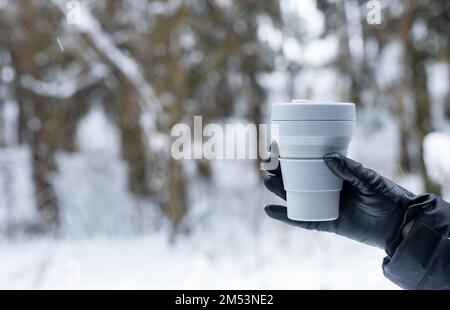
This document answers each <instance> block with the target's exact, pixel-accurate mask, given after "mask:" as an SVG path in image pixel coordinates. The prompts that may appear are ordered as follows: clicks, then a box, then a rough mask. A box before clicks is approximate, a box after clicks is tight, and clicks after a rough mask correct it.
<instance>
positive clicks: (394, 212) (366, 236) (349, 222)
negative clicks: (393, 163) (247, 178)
mask: <svg viewBox="0 0 450 310" xmlns="http://www.w3.org/2000/svg"><path fill="white" fill-rule="evenodd" d="M324 160H325V163H326V164H327V166H328V168H330V170H331V171H332V172H333V173H334V174H335V175H337V176H338V177H340V178H342V179H343V180H344V182H343V187H342V191H341V198H340V206H339V213H340V214H339V218H338V219H337V220H334V221H326V222H302V221H294V220H290V219H288V218H287V213H286V208H285V207H283V206H278V205H269V206H266V208H265V211H266V213H267V214H268V215H269V216H270V217H272V218H274V219H276V220H280V221H283V222H285V223H288V224H291V225H294V226H298V227H302V228H306V229H310V230H318V231H327V232H334V233H336V234H338V235H341V236H345V237H348V238H350V239H353V240H356V241H359V242H363V243H366V244H369V245H374V246H378V247H380V248H383V249H386V251H387V252H388V254H389V250H390V249H391V250H392V249H393V248H394V245H396V244H397V243H398V240H399V239H401V234H400V230H401V228H402V227H403V225H404V224H406V223H407V222H409V221H410V220H411V219H412V217H413V215H412V214H409V213H410V212H407V211H408V210H409V209H411V208H412V209H413V210H415V212H416V213H417V212H418V210H420V209H422V208H425V207H427V206H428V205H430V200H433V199H435V198H434V196H432V195H422V196H416V195H414V194H412V193H411V192H409V191H407V190H406V189H404V188H402V187H401V186H399V185H397V184H395V183H394V182H392V181H391V180H388V179H386V178H384V177H382V176H381V175H379V174H378V173H376V172H375V171H373V170H370V169H366V168H364V167H363V166H362V165H361V164H360V163H357V162H355V161H353V160H351V159H348V158H347V157H345V156H343V155H341V154H338V153H330V154H327V155H325V157H324ZM268 172H269V173H271V175H269V176H267V177H266V179H265V180H264V184H265V185H266V187H267V188H268V189H269V190H270V191H272V192H273V193H275V194H277V195H278V196H280V197H281V198H283V199H284V200H286V192H285V190H284V187H283V180H282V177H281V169H280V167H279V166H278V167H277V168H276V169H275V170H268ZM311 208H314V206H311ZM407 213H408V214H409V215H408V216H407Z"/></svg>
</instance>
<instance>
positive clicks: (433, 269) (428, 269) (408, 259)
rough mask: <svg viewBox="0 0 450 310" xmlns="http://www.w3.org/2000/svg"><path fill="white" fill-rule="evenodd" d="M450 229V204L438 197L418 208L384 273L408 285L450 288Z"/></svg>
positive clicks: (385, 263) (414, 287)
mask: <svg viewBox="0 0 450 310" xmlns="http://www.w3.org/2000/svg"><path fill="white" fill-rule="evenodd" d="M411 211H412V210H411ZM449 231H450V205H449V203H447V202H445V201H443V200H442V199H440V198H438V197H434V199H432V200H431V203H430V204H429V205H428V206H427V207H426V208H424V209H422V210H420V212H417V214H416V215H415V219H414V224H413V225H412V227H411V230H410V231H409V232H408V234H406V236H405V237H404V238H403V240H402V241H401V242H400V243H399V244H398V246H397V247H396V249H395V251H394V252H393V253H388V256H387V257H385V258H384V261H383V272H384V275H385V276H386V277H387V278H388V279H389V280H391V281H392V282H394V283H395V284H397V285H398V286H400V287H402V288H405V289H450V239H449Z"/></svg>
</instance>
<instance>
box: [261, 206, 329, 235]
mask: <svg viewBox="0 0 450 310" xmlns="http://www.w3.org/2000/svg"><path fill="white" fill-rule="evenodd" d="M264 211H266V214H267V215H268V216H269V217H271V218H273V219H275V220H277V221H281V222H283V223H286V224H289V225H292V226H296V227H301V228H305V229H308V230H318V225H319V224H320V223H321V222H303V221H294V220H291V219H289V218H288V217H287V208H286V207H283V206H280V205H268V206H266V207H265V208H264Z"/></svg>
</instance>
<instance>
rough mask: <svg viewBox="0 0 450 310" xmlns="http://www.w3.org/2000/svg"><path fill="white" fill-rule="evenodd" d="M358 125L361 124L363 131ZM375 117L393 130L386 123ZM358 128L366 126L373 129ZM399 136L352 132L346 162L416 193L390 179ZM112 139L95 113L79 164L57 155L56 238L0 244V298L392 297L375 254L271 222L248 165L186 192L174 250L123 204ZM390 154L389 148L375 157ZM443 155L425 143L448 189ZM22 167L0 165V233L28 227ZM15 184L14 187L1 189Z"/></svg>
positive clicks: (411, 184) (217, 171)
mask: <svg viewBox="0 0 450 310" xmlns="http://www.w3.org/2000/svg"><path fill="white" fill-rule="evenodd" d="M365 117H366V116H365V115H364V114H361V115H360V116H359V119H360V120H364V118H365ZM380 117H381V119H385V120H387V122H389V119H388V118H387V116H386V115H384V116H383V115H381V116H380ZM361 124H368V126H371V125H370V122H369V121H362V122H361ZM394 127H395V126H394ZM394 127H389V126H382V127H381V128H384V129H383V130H378V131H377V132H376V133H370V134H369V133H368V132H369V131H368V130H367V128H365V126H362V125H361V126H359V129H358V132H357V134H356V136H355V139H354V141H353V143H352V146H351V149H350V153H351V154H350V155H351V156H352V157H354V158H356V159H358V160H360V161H362V162H363V163H364V164H365V165H367V166H369V167H372V168H375V169H379V170H380V171H382V172H383V173H384V174H387V175H389V176H391V177H393V178H394V179H395V180H396V181H398V182H400V183H402V184H403V185H404V186H406V187H408V188H410V189H411V190H413V191H420V190H421V188H420V187H421V185H420V182H415V181H414V178H411V177H410V176H403V175H396V174H395V171H396V165H395V162H396V157H395V147H394V145H395V135H394V134H393V133H394V132H395V128H394ZM88 129H89V130H88ZM94 129H95V132H99V133H100V132H101V133H102V134H101V135H98V136H99V137H100V136H101V137H102V138H101V139H98V141H96V140H95V139H92V135H91V132H92V130H94ZM113 131H114V129H113V128H112V127H110V124H108V121H107V119H106V118H105V117H104V115H103V112H102V111H101V109H100V110H99V109H98V108H95V107H94V108H93V110H92V112H91V113H90V114H89V115H88V116H87V117H86V119H85V120H83V121H82V122H81V124H80V128H79V131H78V132H79V136H78V138H77V141H78V143H79V144H80V145H79V148H80V152H79V153H76V154H60V156H59V157H58V165H59V168H60V169H59V173H58V174H56V175H55V177H54V181H55V184H56V189H57V193H58V196H59V198H60V202H61V212H62V214H61V216H62V220H63V223H64V230H63V237H62V238H60V239H49V238H44V239H35V240H30V238H28V237H27V238H19V239H13V240H11V239H5V238H3V239H2V241H1V243H0V257H1V262H2V263H1V264H0V289H1V288H4V289H12V288H20V289H28V288H35V289H42V288H68V289H81V288H97V289H107V288H124V289H129V288H154V289H163V288H167V289H169V288H172V289H176V288H180V289H195V288H198V289H203V288H221V289H237V288H245V289H259V288H267V289H269V288H274V289H283V288H285V289H370V288H372V289H395V288H396V287H395V285H393V284H392V283H390V282H389V281H388V280H386V279H385V278H384V277H383V275H382V271H381V262H382V258H383V257H384V253H383V251H382V250H380V249H376V248H371V247H367V246H364V245H361V244H358V243H356V242H353V241H351V240H347V239H344V238H341V237H338V236H336V235H333V234H325V233H318V232H310V231H305V230H302V229H298V228H293V227H288V226H287V225H284V224H282V223H278V222H275V221H273V220H271V219H269V218H267V217H266V216H265V214H264V211H263V206H264V205H265V204H268V203H272V202H277V203H283V202H282V201H280V200H278V198H275V197H274V196H273V195H272V194H270V193H268V192H267V191H266V190H264V188H263V186H262V184H261V180H260V178H259V177H258V173H259V172H258V171H257V170H256V169H254V165H255V164H254V162H252V161H245V160H239V161H233V160H219V161H214V162H213V164H212V171H213V177H212V180H213V181H212V182H210V181H207V180H204V181H202V179H201V178H198V176H197V179H195V182H190V188H189V198H188V199H189V205H190V206H191V210H190V212H189V213H188V215H187V217H186V219H185V224H188V225H189V227H190V232H189V234H187V235H182V236H179V237H178V238H176V240H175V242H174V243H170V242H169V235H170V234H169V232H168V229H167V225H165V223H164V222H163V223H162V224H161V223H160V225H159V227H157V226H155V225H154V223H155V222H156V219H158V218H159V216H160V215H159V214H158V213H157V209H158V208H157V207H156V206H153V205H151V204H148V203H147V204H145V206H144V207H145V208H144V210H147V213H145V214H143V213H142V210H143V209H142V205H139V203H138V202H136V201H133V199H132V198H131V196H130V195H129V194H128V193H127V189H126V182H125V178H126V173H125V172H126V167H125V166H124V163H123V162H122V161H121V160H120V158H119V156H120V155H119V154H120V152H119V150H118V149H117V147H118V146H117V145H116V144H117V143H118V142H117V141H115V135H114V134H111V132H113ZM108 132H109V134H108ZM89 135H91V137H90V139H88V140H86V139H87V138H88V137H89ZM96 136H97V135H96ZM387 137H390V139H387ZM367 140H370V141H371V143H370V144H366V143H365V141H367ZM386 143H388V147H384V148H381V147H380V146H381V145H383V146H385V145H386ZM362 145H364V147H361V146H362ZM448 148H450V138H449V136H448V135H446V134H444V133H433V134H431V135H430V136H429V137H427V139H426V142H425V152H426V154H427V163H428V162H429V163H430V165H431V166H430V168H431V169H430V171H432V172H433V171H438V172H439V175H440V177H438V176H436V178H437V179H438V180H440V181H442V180H444V181H442V182H446V181H445V180H447V179H445V177H443V176H449V175H450V171H449V170H445V169H447V168H448V161H447V160H446V157H445V156H444V155H442V154H448V153H449V150H447V149H448ZM379 150H384V151H383V153H382V154H380V156H377V157H376V158H383V159H384V162H383V163H380V162H377V161H376V158H374V157H373V156H371V154H373V152H375V151H379ZM28 156H29V155H28V154H27V151H26V149H25V148H15V149H14V148H10V149H8V150H6V151H5V150H2V152H1V153H0V161H1V163H2V170H1V171H2V173H1V174H0V176H1V177H2V178H3V179H2V182H0V184H1V186H0V191H1V193H2V195H0V199H2V201H1V205H10V206H11V205H12V208H10V209H8V210H3V209H2V210H1V211H2V213H0V223H1V224H2V225H6V224H7V223H8V220H9V221H10V220H11V219H21V218H27V217H28V218H31V217H33V216H34V215H35V214H34V213H33V210H34V206H33V204H32V195H33V192H32V187H31V183H30V179H29V176H30V167H29V157H28ZM27 163H28V164H27ZM433 167H434V168H433ZM185 168H186V169H185V170H186V171H185V172H186V175H187V176H188V177H192V178H193V177H195V176H194V175H195V165H193V162H192V161H191V162H189V161H188V162H186V166H185ZM11 175H13V176H14V178H9V179H8V176H11ZM8 180H9V182H8ZM411 180H413V181H411ZM74 184H77V186H74ZM243 184H245V186H243ZM445 184H447V183H445ZM445 184H443V185H445ZM447 185H448V184H447ZM446 189H447V190H448V189H449V187H448V186H447V187H446ZM8 212H9V213H8ZM11 212H12V213H11ZM143 218H144V219H146V221H144V222H143V221H142V219H143Z"/></svg>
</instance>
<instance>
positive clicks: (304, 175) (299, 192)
mask: <svg viewBox="0 0 450 310" xmlns="http://www.w3.org/2000/svg"><path fill="white" fill-rule="evenodd" d="M355 122H356V110H355V105H354V104H352V103H332V102H311V101H293V102H287V103H276V104H274V105H273V106H272V123H273V124H275V125H277V127H278V135H277V136H276V137H274V138H275V140H276V142H277V143H278V148H279V152H280V161H281V170H282V175H283V183H284V187H285V190H286V196H287V197H286V200H287V208H288V217H289V218H290V219H293V220H300V221H330V220H335V219H337V218H338V216H339V196H340V190H341V189H342V180H341V179H340V178H338V177H337V176H335V175H334V174H333V173H332V172H331V171H330V170H329V169H328V167H327V166H326V164H325V162H324V161H323V156H324V155H325V154H327V153H329V152H339V153H342V154H344V155H346V154H347V149H348V145H349V143H350V140H351V137H352V135H353V132H354V130H355Z"/></svg>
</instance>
